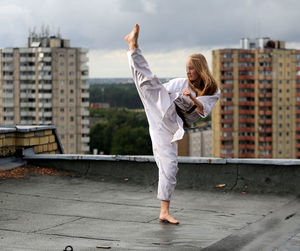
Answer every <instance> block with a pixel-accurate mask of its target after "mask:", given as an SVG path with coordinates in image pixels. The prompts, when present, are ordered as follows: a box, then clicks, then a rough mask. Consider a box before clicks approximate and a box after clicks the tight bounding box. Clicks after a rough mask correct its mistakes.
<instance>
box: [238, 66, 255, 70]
mask: <svg viewBox="0 0 300 251" xmlns="http://www.w3.org/2000/svg"><path fill="white" fill-rule="evenodd" d="M239 71H254V67H253V66H240V67H239Z"/></svg>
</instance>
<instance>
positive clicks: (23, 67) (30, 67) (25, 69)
mask: <svg viewBox="0 0 300 251" xmlns="http://www.w3.org/2000/svg"><path fill="white" fill-rule="evenodd" d="M20 71H32V72H35V66H20Z"/></svg>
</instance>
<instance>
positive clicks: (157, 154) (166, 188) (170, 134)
mask: <svg viewBox="0 0 300 251" xmlns="http://www.w3.org/2000/svg"><path fill="white" fill-rule="evenodd" d="M128 60H129V65H130V68H131V71H132V74H133V79H134V82H135V85H136V88H137V90H138V93H139V96H140V98H141V101H142V103H143V105H144V108H145V112H146V115H147V119H148V123H149V131H150V137H151V141H152V148H153V154H154V158H155V161H156V164H157V166H158V170H159V180H158V194H157V198H158V199H160V200H165V201H170V199H171V196H172V194H173V192H174V189H175V186H176V174H177V171H178V167H177V166H178V160H177V156H178V152H177V151H178V149H177V138H178V139H180V138H182V136H183V129H182V120H181V119H180V118H179V117H178V115H177V113H176V108H175V105H174V103H173V99H174V98H172V95H170V94H169V93H168V92H167V90H166V89H165V87H164V86H163V85H162V84H161V83H160V82H159V80H158V78H157V77H156V76H155V75H153V74H152V72H151V71H150V69H149V66H148V63H147V61H146V60H145V58H144V57H143V55H142V53H141V50H140V49H136V50H134V51H128ZM176 137H177V138H176Z"/></svg>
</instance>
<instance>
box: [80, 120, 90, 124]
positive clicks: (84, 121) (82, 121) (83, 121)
mask: <svg viewBox="0 0 300 251" xmlns="http://www.w3.org/2000/svg"><path fill="white" fill-rule="evenodd" d="M89 124H90V120H89V119H82V120H81V125H89Z"/></svg>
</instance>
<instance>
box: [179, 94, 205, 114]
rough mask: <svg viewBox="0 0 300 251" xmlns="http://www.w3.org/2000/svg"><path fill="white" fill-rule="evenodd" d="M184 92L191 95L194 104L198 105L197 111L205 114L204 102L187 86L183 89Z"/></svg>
mask: <svg viewBox="0 0 300 251" xmlns="http://www.w3.org/2000/svg"><path fill="white" fill-rule="evenodd" d="M182 94H183V95H185V96H187V97H189V98H190V99H191V100H192V101H193V102H194V104H195V105H196V106H197V108H196V111H197V112H199V113H200V114H201V115H202V116H204V112H203V105H202V103H201V102H200V101H199V100H198V99H197V98H196V96H194V95H193V94H192V93H191V91H190V89H189V88H185V89H183V90H182Z"/></svg>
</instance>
